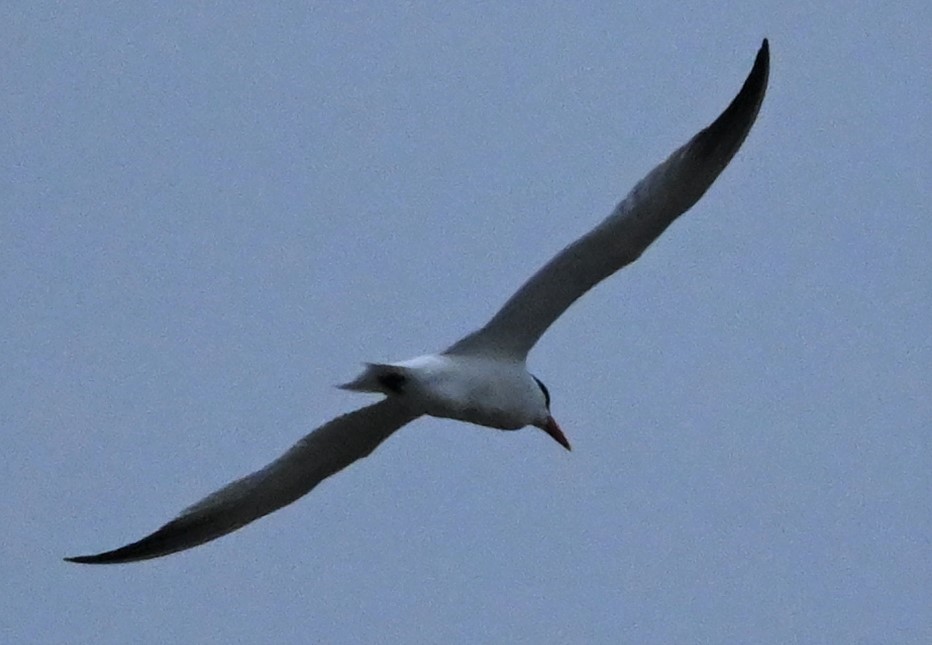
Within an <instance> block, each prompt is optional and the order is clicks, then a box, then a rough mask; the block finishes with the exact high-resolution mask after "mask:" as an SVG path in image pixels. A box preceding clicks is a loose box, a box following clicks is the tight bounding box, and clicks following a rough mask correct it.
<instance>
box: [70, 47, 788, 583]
mask: <svg viewBox="0 0 932 645" xmlns="http://www.w3.org/2000/svg"><path fill="white" fill-rule="evenodd" d="M769 70H770V54H769V46H768V43H767V40H766V39H765V40H764V41H763V43H762V44H761V47H760V50H759V51H758V53H757V57H756V59H755V60H754V65H753V67H752V68H751V72H750V74H749V75H748V77H747V79H746V80H745V81H744V85H743V86H742V87H741V90H740V91H739V92H738V94H737V96H735V98H734V99H733V100H732V102H731V103H730V104H729V105H728V107H727V108H726V109H725V111H724V112H722V114H721V115H720V116H719V117H718V118H717V119H715V121H713V122H712V124H711V125H709V126H708V127H707V128H705V129H704V130H702V131H701V132H699V133H698V134H697V135H696V136H694V137H693V138H692V139H690V140H689V141H688V142H687V143H686V144H685V145H684V146H682V147H681V148H679V149H678V150H676V151H675V152H673V154H672V155H670V157H669V158H667V160H666V161H664V162H663V163H661V164H660V165H658V166H657V167H656V168H654V169H653V170H651V171H650V173H648V174H647V176H646V177H644V178H643V179H642V180H641V181H640V182H638V183H637V185H635V186H634V188H633V189H632V190H631V192H630V193H629V194H628V195H627V197H625V198H624V199H623V200H622V201H621V202H620V203H619V204H618V205H617V206H616V207H615V209H614V211H612V213H611V214H610V215H609V216H608V217H607V218H605V219H604V220H603V221H602V222H601V223H599V224H598V225H597V226H596V227H595V228H593V229H592V230H591V231H589V232H588V233H586V234H585V235H583V236H582V237H580V238H579V239H578V240H576V241H575V242H573V243H571V244H570V245H569V246H567V247H565V248H564V249H563V250H562V251H560V252H559V253H557V254H556V256H554V257H553V258H552V259H551V260H550V261H549V262H548V263H547V264H545V265H544V266H543V267H542V268H541V269H540V270H539V271H538V272H537V273H535V274H534V275H533V276H532V277H531V279H530V280H528V281H527V282H525V283H524V284H523V285H522V286H521V288H520V289H518V291H517V292H516V293H515V294H514V295H513V296H511V298H510V299H509V300H508V301H507V302H506V303H505V305H504V306H503V307H502V308H501V309H499V311H498V313H496V314H495V315H494V316H493V317H492V319H491V320H490V321H489V322H488V323H486V324H485V326H483V327H482V328H480V329H478V330H476V331H474V332H472V333H471V334H469V335H468V336H466V337H464V338H462V339H460V340H458V341H457V342H456V343H454V344H453V345H451V346H450V347H448V348H447V349H445V350H444V351H442V352H439V353H436V354H427V355H424V356H419V357H417V358H412V359H410V360H405V361H400V362H397V363H368V364H366V366H365V368H364V370H363V371H362V373H361V374H360V375H359V376H358V377H357V378H356V379H354V380H352V381H350V382H349V383H346V384H344V385H341V386H339V387H342V388H344V389H346V390H352V391H354V392H372V393H378V394H382V395H384V398H383V399H381V400H380V401H378V402H377V403H374V404H372V405H369V406H366V407H364V408H360V409H358V410H355V411H353V412H350V413H349V414H345V415H343V416H340V417H337V418H336V419H333V420H332V421H329V422H327V423H325V424H324V425H322V426H320V427H319V428H317V429H316V430H314V431H313V432H311V433H310V434H308V435H307V436H305V437H304V438H302V439H301V440H299V441H298V442H297V443H296V444H295V445H294V446H292V447H291V448H290V449H289V450H288V451H287V452H285V454H283V455H282V456H281V457H279V458H278V459H276V460H275V461H273V462H272V463H270V464H269V465H267V466H266V467H264V468H262V469H260V470H258V471H256V472H254V473H252V474H250V475H247V476H245V477H243V478H241V479H238V480H236V481H234V482H232V483H231V484H228V485H227V486H224V487H223V488H221V489H220V490H218V491H216V492H214V493H212V494H210V495H208V496H207V497H205V498H204V499H202V500H200V501H199V502H197V503H196V504H194V505H192V506H190V507H188V508H187V509H185V510H184V511H182V512H181V514H180V515H178V516H177V517H176V518H175V519H173V520H171V521H170V522H168V523H167V524H165V525H164V526H162V527H161V528H160V529H158V530H157V531H155V532H154V533H152V534H150V535H148V536H146V537H144V538H142V539H141V540H139V541H137V542H133V543H132V544H128V545H126V546H122V547H120V548H118V549H114V550H112V551H106V552H104V553H98V554H96V555H82V556H77V557H70V558H65V559H66V560H67V561H69V562H80V563H86V564H113V563H122V562H134V561H138V560H147V559H150V558H157V557H160V556H164V555H168V554H170V553H175V552H178V551H183V550H185V549H190V548H191V547H194V546H197V545H199V544H203V543H205V542H209V541H210V540H214V539H216V538H218V537H220V536H222V535H226V534H227V533H230V532H232V531H235V530H237V529H239V528H241V527H243V526H245V525H246V524H249V523H250V522H252V521H253V520H256V519H258V518H260V517H262V516H264V515H267V514H269V513H271V512H273V511H275V510H278V509H279V508H282V507H283V506H286V505H287V504H290V503H292V502H294V501H295V500H297V499H298V498H300V497H302V496H304V495H305V494H307V493H308V492H310V491H311V489H313V488H314V487H315V486H316V485H317V484H319V483H320V482H321V481H323V480H324V479H326V478H327V477H330V476H331V475H333V474H335V473H337V472H339V471H341V470H343V469H344V468H346V467H347V466H349V465H350V464H352V463H353V462H355V461H357V460H359V459H361V458H363V457H366V456H368V455H369V454H371V453H372V451H373V450H375V449H376V448H377V447H378V446H379V444H381V443H382V442H383V441H385V440H386V439H387V438H388V437H389V436H391V435H392V434H393V433H394V432H395V431H397V430H398V429H399V428H401V427H402V426H404V425H406V424H408V423H410V422H411V421H413V420H415V419H417V418H418V417H420V416H423V415H428V416H434V417H442V418H447V419H458V420H460V421H466V422H469V423H474V424H478V425H481V426H487V427H490V428H498V429H501V430H518V429H520V428H524V427H526V426H535V427H537V428H540V429H541V430H543V431H544V432H546V433H547V434H548V435H550V436H551V437H552V438H553V439H554V440H555V441H557V443H559V444H560V445H562V446H563V447H564V448H566V449H567V450H569V449H570V444H569V441H567V439H566V436H565V435H564V434H563V431H562V430H561V429H560V426H559V425H557V422H556V421H555V420H554V418H553V416H552V415H551V413H550V393H549V392H548V391H547V388H546V386H544V384H543V383H542V382H541V381H540V380H539V379H538V378H537V377H535V376H534V375H532V374H531V373H530V372H528V370H527V367H526V362H527V355H528V352H529V351H530V350H531V348H532V347H534V345H535V344H536V343H537V341H538V340H539V339H540V337H541V336H542V335H543V333H544V332H545V331H546V330H547V328H548V327H550V325H551V324H553V322H554V321H555V320H556V319H557V318H559V317H560V315H561V314H562V313H563V312H564V311H566V309H567V308H568V307H569V306H570V305H571V304H573V302H575V301H576V300H577V299H578V298H579V297H580V296H582V295H583V294H584V293H586V292H587V291H589V289H591V288H592V287H594V286H595V285H596V284H598V283H599V282H601V281H602V280H604V279H605V278H607V277H608V276H610V275H612V274H613V273H615V272H616V271H618V270H619V269H621V268H622V267H624V266H626V265H628V264H630V263H631V262H634V261H635V260H636V259H637V258H638V257H639V256H640V255H641V254H642V253H643V252H644V250H645V249H646V248H647V247H648V246H650V244H651V243H652V242H653V241H654V240H656V239H657V238H658V237H659V236H660V234H661V233H663V232H664V231H665V230H666V228H667V227H668V226H670V224H672V223H673V221H674V220H675V219H676V218H677V217H679V216H680V215H682V214H683V213H685V212H686V211H687V210H689V208H691V207H692V205H693V204H695V203H696V202H697V201H698V200H699V198H700V197H702V195H703V194H704V193H705V192H706V190H708V188H709V187H710V186H711V185H712V183H713V182H714V181H715V179H716V178H717V177H718V176H719V174H720V173H721V172H722V170H723V169H724V168H725V166H727V165H728V163H729V162H730V161H731V159H732V157H734V155H735V153H736V152H737V151H738V148H740V147H741V144H742V143H743V142H744V139H745V137H746V136H747V134H748V132H749V131H750V129H751V126H752V125H753V124H754V121H755V119H756V118H757V113H758V111H759V110H760V106H761V103H762V101H763V99H764V94H765V92H766V89H767V79H768V75H769Z"/></svg>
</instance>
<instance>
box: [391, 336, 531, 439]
mask: <svg viewBox="0 0 932 645" xmlns="http://www.w3.org/2000/svg"><path fill="white" fill-rule="evenodd" d="M393 365H396V366H398V367H399V368H402V369H403V370H404V371H405V373H406V374H407V375H408V377H409V383H408V385H407V387H406V389H405V396H406V397H410V400H411V402H412V404H414V405H416V406H417V407H418V408H419V409H423V411H424V413H425V414H429V415H431V416H435V417H443V418H447V419H457V420H459V421H466V422H469V423H475V424H478V425H483V426H490V427H493V428H499V429H502V430H517V429H518V428H523V427H524V426H526V425H530V424H531V423H533V422H534V421H536V420H537V417H538V416H539V415H540V410H541V407H542V397H543V395H542V393H541V392H540V390H539V388H538V387H537V385H536V383H535V382H534V379H533V377H532V376H531V375H530V374H528V372H527V369H526V368H525V366H524V363H523V362H519V361H501V360H494V359H489V358H485V357H472V356H470V357H464V356H450V355H438V354H430V355H426V356H418V357H417V358H414V359H411V360H408V361H403V362H400V363H393Z"/></svg>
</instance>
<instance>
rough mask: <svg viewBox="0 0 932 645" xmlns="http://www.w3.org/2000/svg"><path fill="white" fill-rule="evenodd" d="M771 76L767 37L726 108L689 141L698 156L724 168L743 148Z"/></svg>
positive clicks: (693, 152)
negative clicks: (739, 87) (742, 82)
mask: <svg viewBox="0 0 932 645" xmlns="http://www.w3.org/2000/svg"><path fill="white" fill-rule="evenodd" d="M769 77H770V43H769V42H768V40H767V39H766V38H764V40H763V42H762V43H761V46H760V49H759V50H758V51H757V56H756V57H755V58H754V65H753V66H752V67H751V71H750V72H749V73H748V76H747V78H746V79H745V81H744V84H743V85H742V86H741V89H740V90H739V91H738V93H737V94H736V95H735V98H734V99H733V100H732V101H731V103H730V104H729V105H728V107H727V108H725V111H724V112H722V113H721V114H720V115H719V117H718V118H717V119H715V121H713V122H712V123H711V124H710V125H709V126H708V127H707V128H705V129H704V130H702V132H700V133H699V134H698V135H696V137H695V138H694V139H693V140H692V141H691V142H690V144H689V149H690V151H691V153H692V154H693V155H695V157H696V158H699V159H708V160H711V161H712V162H713V163H712V167H715V168H718V169H719V170H721V168H724V167H725V165H727V164H728V162H729V161H731V158H732V157H733V156H734V155H735V153H736V152H737V151H738V148H740V147H741V144H742V143H743V142H744V139H745V137H747V135H748V132H749V131H750V129H751V126H752V125H753V124H754V121H755V120H756V119H757V113H758V112H759V111H760V107H761V104H762V103H763V102H764V96H765V95H766V93H767V83H768V80H769Z"/></svg>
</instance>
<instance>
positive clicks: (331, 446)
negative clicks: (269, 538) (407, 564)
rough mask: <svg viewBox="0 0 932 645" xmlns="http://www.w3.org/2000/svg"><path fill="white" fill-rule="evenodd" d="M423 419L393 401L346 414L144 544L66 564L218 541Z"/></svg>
mask: <svg viewBox="0 0 932 645" xmlns="http://www.w3.org/2000/svg"><path fill="white" fill-rule="evenodd" d="M418 416H420V415H418V414H414V413H411V412H409V411H408V410H407V409H406V408H405V407H404V405H402V404H401V402H399V401H398V400H397V399H391V398H389V399H384V400H382V401H380V402H378V403H375V404H373V405H370V406H367V407H365V408H360V409H359V410H356V411H354V412H350V413H349V414H344V415H343V416H340V417H337V418H336V419H333V420H332V421H330V422H328V423H326V424H324V425H322V426H321V427H319V428H317V429H316V430H314V431H313V432H311V433H310V434H308V435H307V436H305V437H304V438H302V439H301V440H299V441H298V442H297V443H296V444H295V445H294V446H292V447H291V448H290V449H289V450H288V451H287V452H285V454H283V455H282V456H281V457H279V458H278V459H276V460H275V461H273V462H272V463H270V464H269V465H268V466H266V467H265V468H262V469H260V470H257V471H256V472H254V473H252V474H250V475H247V476H245V477H243V478H241V479H238V480H236V481H234V482H232V483H230V484H228V485H226V486H224V487H223V488H221V489H220V490H218V491H216V492H214V493H211V494H210V495H208V496H207V497H205V498H204V499H202V500H201V501H199V502H197V503H196V504H194V505H192V506H190V507H188V508H186V509H185V510H184V511H182V512H181V514H180V515H179V516H178V517H176V518H175V519H173V520H172V521H170V522H169V523H168V524H165V525H164V526H162V527H161V528H160V529H158V530H157V531H155V532H154V533H152V534H150V535H147V536H146V537H144V538H142V539H141V540H139V541H138V542H133V543H132V544H128V545H126V546H123V547H120V548H118V549H114V550H112V551H107V552H105V553H98V554H96V555H82V556H77V557H71V558H65V560H67V561H69V562H79V563H82V564H117V563H122V562H135V561H138V560H148V559H150V558H157V557H160V556H163V555H168V554H170V553H175V552H177V551H183V550H185V549H190V548H191V547H195V546H198V545H199V544H203V543H205V542H209V541H211V540H214V539H216V538H218V537H220V536H222V535H226V534H227V533H230V532H232V531H235V530H236V529H239V528H241V527H243V526H245V525H246V524H249V523H250V522H252V521H254V520H257V519H259V518H260V517H262V516H264V515H268V514H269V513H271V512H273V511H276V510H278V509H280V508H282V507H283V506H286V505H288V504H291V503H292V502H294V501H295V500H297V499H298V498H300V497H302V496H304V495H306V494H307V493H309V492H310V491H311V489H313V488H314V487H315V486H316V485H317V484H319V483H320V482H321V481H323V480H324V479H326V478H327V477H330V476H331V475H333V474H335V473H337V472H339V471H341V470H343V469H344V468H346V467H347V466H349V465H350V464H352V463H353V462H354V461H356V460H358V459H362V458H363V457H366V456H368V455H369V454H370V453H372V451H373V450H375V449H376V448H377V447H378V445H379V444H380V443H382V442H383V441H385V440H386V439H387V438H388V437H389V436H391V435H392V434H393V433H394V432H395V431H396V430H398V429H399V428H401V427H402V426H404V425H405V424H407V423H409V422H410V421H413V420H414V419H415V418H417V417H418Z"/></svg>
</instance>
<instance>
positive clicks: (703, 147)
mask: <svg viewBox="0 0 932 645" xmlns="http://www.w3.org/2000/svg"><path fill="white" fill-rule="evenodd" d="M769 71H770V52H769V45H768V43H767V40H766V39H765V40H764V42H763V44H762V45H761V48H760V50H759V51H758V53H757V57H756V59H755V61H754V65H753V67H752V68H751V72H750V74H749V75H748V77H747V79H746V80H745V82H744V85H743V86H742V87H741V90H740V91H739V92H738V94H737V96H736V97H735V98H734V100H732V102H731V104H730V105H729V106H728V107H727V108H726V109H725V111H724V112H723V113H722V114H721V115H720V116H719V117H718V118H717V119H716V120H715V121H714V122H713V123H712V124H711V125H709V126H708V127H707V128H705V129H704V130H702V131H701V132H699V133H698V134H697V135H696V136H694V137H693V138H692V139H691V140H690V141H689V142H688V143H686V145H684V146H682V147H681V148H679V149H678V150H676V151H675V152H674V153H673V154H672V155H670V157H669V158H668V159H667V160H666V161H664V162H663V163H661V164H660V165H659V166H657V167H656V168H654V169H653V170H652V171H651V172H650V173H649V174H648V175H647V176H646V177H644V179H642V180H641V181H640V182H638V184H637V185H636V186H635V187H634V189H632V191H631V192H630V193H629V194H628V196H627V197H625V199H624V200H623V201H622V202H621V203H619V204H618V206H617V207H615V210H614V211H613V212H612V214H611V215H609V216H608V217H607V218H606V219H605V220H603V221H602V222H601V223H600V224H599V225H598V226H596V227H595V228H594V229H592V230H591V231H589V232H588V233H586V234H585V235H583V236H582V237H581V238H579V239H578V240H576V241H575V242H573V243H572V244H570V245H569V246H567V247H566V248H564V249H563V250H562V251H560V252H559V253H558V254H557V255H556V256H555V257H554V258H553V259H552V260H550V262H548V263H547V264H546V265H545V266H544V267H543V268H541V269H540V270H539V271H538V272H537V273H536V274H534V276H533V277H531V279H530V280H528V281H527V282H525V283H524V285H523V286H522V287H521V288H520V289H519V290H518V291H517V292H516V293H515V294H514V295H513V296H512V297H511V298H510V299H509V300H508V302H506V303H505V305H504V306H503V307H502V308H501V309H500V310H499V311H498V313H496V314H495V316H494V317H493V318H492V319H491V320H490V321H489V322H488V323H487V324H486V325H485V326H484V327H482V328H481V329H479V330H478V331H476V332H473V333H472V334H470V335H469V336H466V337H465V338H463V339H462V340H460V341H458V342H457V343H455V344H454V345H452V346H451V347H450V348H449V349H447V350H446V351H447V353H450V354H492V355H498V356H509V357H513V358H518V359H524V358H525V357H526V356H527V353H528V352H529V351H530V350H531V348H532V347H533V346H534V345H535V344H536V343H537V341H538V340H539V339H540V337H541V336H542V335H543V333H544V332H545V331H546V330H547V328H549V327H550V325H551V324H553V322H554V321H555V320H556V319H557V318H559V317H560V315H561V314H563V312H564V311H566V309H567V308H568V307H569V306H570V305H572V304H573V303H574V302H575V301H576V300H577V299H578V298H579V297H580V296H582V295H583V294H584V293H586V292H587V291H589V289H591V288H592V287H594V286H595V285H596V284H598V283H599V282H601V281H602V280H604V279H605V278H607V277H608V276H610V275H612V274H613V273H615V272H616V271H618V270H619V269H621V268H622V267H624V266H625V265H627V264H630V263H631V262H634V261H635V260H636V259H637V258H638V257H639V256H640V255H641V254H642V253H643V252H644V250H645V249H646V248H647V247H648V246H650V244H651V243H652V242H653V241H654V240H656V239H657V238H658V237H659V236H660V234H661V233H663V232H664V231H665V230H666V228H667V227H668V226H670V224H672V223H673V221H674V220H675V219H676V218H677V217H679V216H680V215H682V214H683V213H685V212H686V211H687V210H689V208H691V207H692V206H693V204H695V203H696V202H697V201H699V198H700V197H702V195H703V194H704V193H705V192H706V190H708V189H709V187H710V186H711V185H712V183H713V182H714V181H715V179H716V178H717V177H718V176H719V174H720V173H721V172H722V170H724V168H725V166H727V165H728V162H729V161H731V159H732V157H734V156H735V153H736V152H737V151H738V149H739V148H740V147H741V144H742V143H743V142H744V139H745V137H746V136H747V134H748V132H749V131H750V129H751V126H752V125H753V124H754V121H755V119H756V118H757V113H758V111H759V110H760V106H761V103H762V102H763V100H764V94H765V92H766V90H767V79H768V76H769Z"/></svg>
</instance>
